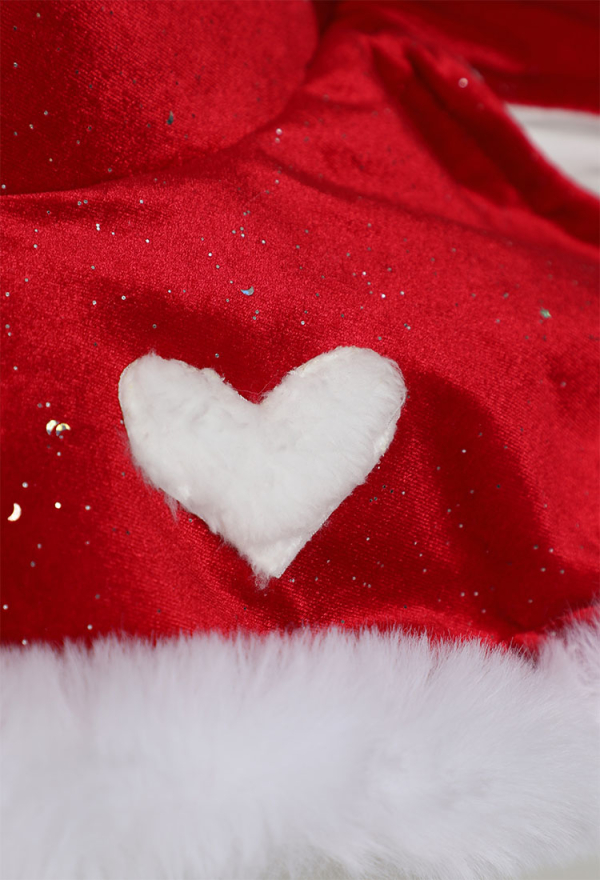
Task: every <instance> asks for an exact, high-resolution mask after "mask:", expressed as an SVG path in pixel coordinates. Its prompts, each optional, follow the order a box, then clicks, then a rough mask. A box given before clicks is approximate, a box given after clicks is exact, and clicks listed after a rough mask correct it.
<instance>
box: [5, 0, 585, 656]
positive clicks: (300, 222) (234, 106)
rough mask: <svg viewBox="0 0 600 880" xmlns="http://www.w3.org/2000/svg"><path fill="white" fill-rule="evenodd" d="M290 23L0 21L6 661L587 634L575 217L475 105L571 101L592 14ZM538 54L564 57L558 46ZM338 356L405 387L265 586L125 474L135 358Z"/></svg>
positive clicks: (579, 246)
mask: <svg viewBox="0 0 600 880" xmlns="http://www.w3.org/2000/svg"><path fill="white" fill-rule="evenodd" d="M482 7H485V10H486V11H485V12H484V11H483V9H482ZM475 9H477V13H478V14H475V11H474V10H475ZM500 9H501V10H502V13H503V15H504V18H503V21H504V29H503V30H501V31H500V30H499V29H498V27H496V24H495V23H497V20H498V15H499V14H500ZM317 13H318V16H317V14H316V13H315V9H314V8H313V6H311V5H310V4H308V3H297V4H296V3H285V4H283V3H276V2H243V3H234V2H229V3H209V2H190V0H187V2H186V3H167V2H162V0H153V2H151V3H145V2H136V3H130V2H123V0H117V2H113V3H109V2H106V0H104V2H102V3H100V2H86V3H81V2H69V3H55V2H50V0H46V2H43V3H42V2H20V3H6V4H4V9H3V16H2V18H3V31H4V48H3V52H2V65H3V68H4V70H3V103H4V120H3V137H4V141H5V147H4V157H3V166H2V183H3V185H4V186H5V189H4V190H3V193H4V194H5V195H4V199H3V202H2V204H3V209H2V213H3V238H4V242H3V254H4V259H3V287H2V290H1V291H0V294H1V298H2V308H3V319H2V325H1V326H2V334H3V344H2V360H3V407H2V442H3V475H2V498H1V512H2V531H3V550H2V553H3V556H2V560H3V561H2V564H3V584H2V603H3V606H4V605H5V606H7V607H3V609H2V610H1V611H0V615H1V622H2V638H3V640H4V641H5V642H21V641H22V640H27V641H28V642H31V641H33V640H36V639H42V640H46V641H50V642H51V643H60V642H61V641H62V640H63V639H64V638H65V637H69V638H82V639H88V640H89V639H91V638H95V637H96V636H97V635H98V634H101V633H107V632H111V631H115V630H116V631H123V632H126V633H135V634H139V635H145V636H152V637H155V636H160V635H170V634H173V633H176V632H178V631H179V630H183V631H186V632H192V631H203V630H209V629H210V630H212V629H219V630H224V631H231V630H234V629H238V628H242V629H249V630H252V631H257V632H265V631H268V630H273V629H277V630H286V629H290V628H292V629H293V628H296V627H301V626H312V627H316V628H318V627H325V626H332V625H339V626H342V627H347V628H350V629H360V628H361V627H363V626H377V627H381V628H388V627H400V628H402V629H415V630H417V631H422V630H425V629H426V630H427V631H428V632H430V633H431V634H432V635H433V636H450V637H453V638H458V637H461V636H478V637H481V638H483V639H486V640H489V641H490V642H491V643H500V644H505V645H508V644H512V645H514V646H524V647H525V648H534V647H535V646H536V645H537V644H538V643H539V639H540V638H542V637H545V636H546V634H547V633H549V632H552V631H555V630H556V629H558V628H559V627H560V626H561V625H562V624H564V623H566V622H568V621H571V620H573V619H575V618H577V619H585V618H586V617H587V616H589V615H590V613H591V608H592V603H593V601H594V597H595V595H596V594H597V561H598V522H597V506H596V502H597V497H596V487H597V475H598V467H597V444H598V435H597V376H598V364H597V355H598V338H597V315H598V312H597V305H598V278H597V251H596V244H597V241H598V203H597V201H596V200H595V199H594V198H593V197H592V196H589V195H586V194H585V193H583V192H582V191H581V190H579V189H578V188H577V187H575V186H574V185H572V184H571V183H570V182H568V181H567V180H566V179H565V178H564V177H563V176H562V175H561V174H560V173H559V172H558V171H556V170H555V169H553V168H552V167H550V166H549V165H548V164H547V163H546V162H545V161H544V160H543V159H542V157H541V156H540V155H539V153H537V151H536V150H535V149H534V148H533V147H531V146H530V145H529V143H528V142H527V140H526V139H525V137H524V136H523V135H522V134H521V133H520V132H519V130H518V129H517V128H516V127H515V126H514V124H513V123H512V122H511V121H510V120H509V118H508V117H507V116H506V114H505V112H504V109H503V104H502V101H503V100H504V99H507V98H509V99H511V100H523V101H528V100H537V101H538V102H539V103H552V94H553V88H555V87H554V86H553V84H556V83H560V89H558V86H556V88H555V91H556V98H555V100H556V103H560V104H562V105H563V106H577V107H583V108H585V109H594V108H595V106H596V104H597V88H595V87H594V85H593V83H594V82H595V83H596V85H597V67H598V59H597V45H598V44H597V31H596V30H595V25H594V18H597V10H596V11H595V4H591V3H590V4H585V3H570V4H562V3H554V4H543V3H541V4H537V3H536V4H533V3H526V4H520V3H500V4H497V3H486V4H462V3H452V2H450V3H443V4H441V3H430V4H422V3H409V4H406V3H398V4H393V3H384V4H380V3H376V2H372V3H348V4H344V3H341V4H338V5H337V6H336V5H334V4H322V5H320V6H319V7H318V9H317ZM536 15H537V16H538V18H537V19H536ZM534 25H535V27H534ZM536 27H537V30H536ZM511 34H512V35H513V39H512V40H511V39H510V35H511ZM558 34H560V39H561V41H562V42H561V45H562V43H564V45H565V46H575V45H576V44H577V40H579V41H583V43H584V44H585V45H586V46H588V45H589V47H590V48H589V49H588V50H586V52H583V51H581V52H575V51H570V50H567V49H564V50H563V51H562V52H555V53H554V55H553V54H552V47H553V45H554V44H557V35H558ZM515 35H517V36H518V39H517V37H516V36H515ZM569 35H570V36H569ZM571 37H572V38H573V39H571ZM544 40H545V45H546V49H544V48H543V45H542V44H544ZM552 40H554V44H553V43H552ZM559 42H560V41H559ZM580 45H581V42H580ZM531 58H534V59H535V63H534V62H532V61H531ZM535 69H537V70H538V73H539V76H538V77H537V78H535V77H533V76H532V71H534V70H535ZM46 111H47V114H46ZM14 131H16V132H17V134H16V135H14V134H13V132H14ZM50 160H52V161H50ZM109 169H111V170H110V171H109ZM250 287H253V288H254V293H253V295H252V296H247V295H244V294H243V293H242V292H241V291H242V290H247V289H249V288H250ZM339 345H357V346H364V347H368V348H372V349H374V350H375V351H377V352H379V353H381V354H382V355H385V356H387V357H391V358H393V359H394V360H395V361H397V363H398V364H399V366H400V368H401V369H402V371H403V373H404V376H405V379H406V384H407V387H408V390H409V399H408V402H407V404H406V406H405V409H404V411H403V413H402V417H401V419H400V422H399V426H398V430H397V433H396V436H395V438H394V441H393V443H392V445H391V447H390V449H389V451H388V452H387V454H386V455H385V456H384V458H383V459H382V461H381V463H380V465H379V466H377V467H376V468H375V470H374V471H373V472H372V473H371V475H370V477H369V478H368V480H367V482H366V483H365V484H364V485H362V486H360V487H358V488H357V489H356V490H355V492H354V493H353V494H352V495H351V496H350V497H349V498H348V499H347V500H346V501H345V502H344V503H343V504H342V505H341V506H340V507H339V508H338V509H337V510H336V511H335V513H334V514H333V515H332V516H331V518H330V520H329V521H328V523H327V524H326V525H325V526H324V527H323V528H322V529H321V530H320V531H319V532H318V533H317V534H316V535H315V536H314V537H313V539H312V540H311V541H310V542H309V543H308V544H307V545H306V546H305V547H304V549H303V550H302V551H301V552H300V554H299V555H298V556H297V558H296V559H295V561H294V562H293V563H292V565H291V566H290V567H289V569H288V570H287V571H286V572H285V574H284V575H283V576H282V577H281V578H280V579H279V580H272V581H270V582H269V584H268V585H267V587H266V588H264V589H260V588H259V587H258V586H257V584H256V582H255V579H254V577H253V576H252V574H251V572H250V569H249V567H248V565H247V564H246V562H244V561H243V560H242V559H241V558H240V557H239V556H238V554H237V553H236V551H235V550H234V549H232V548H231V547H229V546H228V545H226V544H224V543H223V541H222V540H221V539H220V538H219V537H218V536H216V535H214V534H212V533H211V532H210V531H209V530H208V528H207V527H206V525H205V524H204V523H203V522H201V521H200V520H198V519H197V518H195V517H193V516H189V515H188V514H186V513H185V512H182V511H180V512H179V513H178V514H177V515H176V516H174V515H173V514H172V513H171V511H170V509H169V507H168V505H167V504H166V503H165V499H164V497H163V496H162V494H161V493H159V492H157V491H155V490H154V489H152V488H150V487H148V486H147V485H146V484H145V482H144V480H143V478H142V477H141V475H140V474H139V473H138V472H137V471H136V469H135V467H134V466H133V464H132V462H131V458H130V455H129V451H128V444H127V438H126V435H125V431H124V428H123V424H122V421H121V412H120V409H119V404H118V399H117V384H118V380H119V376H120V374H121V371H122V370H123V369H124V368H125V367H126V366H127V365H128V364H129V363H130V362H131V361H133V360H135V359H136V358H138V357H140V356H141V355H143V354H145V353H147V352H148V351H156V352H157V353H158V354H160V355H161V356H162V357H164V358H179V359H181V360H184V361H186V362H188V363H190V364H192V365H194V366H195V367H199V368H202V367H212V368H214V369H216V370H217V371H218V372H219V373H220V374H221V375H223V376H224V378H225V379H226V380H227V381H228V382H229V383H231V384H232V385H233V386H234V387H235V388H237V389H238V390H239V391H240V393H241V394H243V395H245V396H246V397H247V398H248V399H250V400H253V401H256V400H259V399H260V396H261V394H262V393H264V392H265V391H267V390H269V389H270V388H272V387H274V386H275V385H276V384H277V383H278V382H279V381H280V380H281V379H282V378H283V376H284V375H285V374H286V372H287V371H288V370H290V369H292V368H293V367H296V366H298V365H300V364H302V363H304V362H305V361H307V360H308V359H310V358H312V357H315V356H316V355H318V354H320V353H322V352H324V351H327V350H329V349H331V348H334V347H336V346H339ZM48 404H49V406H48ZM50 419H55V420H57V421H58V422H66V423H68V424H69V425H70V427H71V431H63V432H62V434H59V435H57V433H56V431H55V430H52V428H50V429H49V432H48V431H47V430H46V425H47V423H48V422H49V420H50ZM25 484H26V485H25ZM57 502H58V503H59V504H60V507H58V506H57ZM15 503H17V504H19V505H20V506H21V508H22V513H21V516H20V517H19V518H18V519H17V520H15V521H8V516H9V515H10V514H11V511H12V510H13V505H14V504H15ZM90 627H91V629H90Z"/></svg>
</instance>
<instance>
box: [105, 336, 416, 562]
mask: <svg viewBox="0 0 600 880" xmlns="http://www.w3.org/2000/svg"><path fill="white" fill-rule="evenodd" d="M405 398H406V388H405V387H404V381H403V379H402V374H401V373H400V370H399V369H398V367H397V366H396V364H395V363H394V362H393V361H391V360H388V359H387V358H383V357H381V355H378V354H377V353H376V352H374V351H371V350H370V349H366V348H337V349H335V350H334V351H330V352H327V353H326V354H322V355H320V356H319V357H316V358H313V360H311V361H308V363H306V364H304V365H303V366H302V367H299V368H297V369H295V370H292V371H291V372H290V373H288V375H287V376H286V377H285V378H284V379H283V381H282V382H281V383H280V384H279V385H278V386H277V388H275V389H273V391H271V392H270V393H269V394H267V395H266V396H265V398H264V399H263V400H262V401H261V403H260V404H253V403H250V402H249V401H247V400H245V399H244V398H243V397H241V396H240V395H239V394H238V393H237V392H236V391H235V390H234V389H233V388H232V387H231V386H230V385H227V384H226V383H225V382H224V381H223V379H221V377H220V376H219V375H218V374H217V373H215V371H214V370H211V369H204V370H196V369H194V368H193V367H190V366H188V364H185V363H183V362H182V361H175V360H171V361H166V360H163V359H162V358H160V357H158V356H157V355H154V354H150V355H146V356H145V357H142V358H139V360H137V361H134V363H132V364H130V365H129V366H128V367H127V368H126V369H125V370H124V371H123V373H122V375H121V380H120V383H119V400H120V403H121V408H122V410H123V417H124V421H125V427H126V429H127V434H128V436H129V441H130V443H131V449H132V453H133V456H134V459H135V460H136V462H137V463H138V464H139V465H140V467H141V468H142V470H143V471H144V473H145V474H146V475H147V477H148V479H149V480H150V481H151V482H152V483H153V485H155V486H157V487H158V488H160V489H163V490H164V491H165V492H166V493H167V495H169V496H171V498H175V499H176V500H177V501H179V502H180V503H181V504H182V505H183V506H184V507H185V508H186V509H187V510H189V511H191V512H192V513H195V514H196V515H197V516H199V517H200V518H201V519H203V520H204V521H205V522H206V523H207V525H208V526H209V528H210V529H211V530H212V531H213V532H216V533H217V534H219V535H222V536H223V537H224V538H226V540H228V541H229V542H230V543H231V544H233V545H234V547H236V548H237V549H238V551H239V552H240V553H241V554H242V555H243V556H245V557H246V558H247V559H248V560H249V561H250V563H251V564H252V567H253V568H254V570H255V572H256V573H257V574H262V575H267V576H268V577H279V576H280V575H281V574H282V573H283V572H284V571H285V569H286V568H287V567H288V565H289V564H290V562H291V561H292V559H293V558H294V557H295V556H296V554H297V553H298V552H299V551H300V550H301V549H302V547H303V546H304V545H305V544H306V542H307V541H309V540H310V538H311V537H312V536H313V535H314V533H315V532H316V531H317V529H319V528H320V527H321V526H322V525H323V523H324V522H325V520H326V519H327V517H328V516H330V515H331V513H332V512H333V511H334V510H335V509H336V507H338V505H339V504H341V502H342V501H343V500H344V498H346V496H348V495H349V494H350V493H351V492H352V490H353V489H354V488H355V487H356V486H357V485H358V484H359V483H362V482H363V481H364V480H365V479H366V477H367V475H368V474H369V472H370V471H371V470H372V469H373V468H374V467H375V465H376V464H377V462H378V461H379V459H380V458H381V456H382V455H383V453H384V452H385V451H386V449H387V448H388V446H389V445H390V443H391V441H392V438H393V436H394V431H395V429H396V422H397V420H398V417H399V415H400V410H401V408H402V405H403V403H404V400H405Z"/></svg>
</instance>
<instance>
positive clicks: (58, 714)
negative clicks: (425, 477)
mask: <svg viewBox="0 0 600 880" xmlns="http://www.w3.org/2000/svg"><path fill="white" fill-rule="evenodd" d="M599 634H600V630H599V629H598V628H597V627H596V628H592V627H589V626H580V627H578V628H577V629H574V630H573V631H572V632H571V633H570V634H568V636H567V638H566V639H565V640H563V639H562V638H559V637H555V639H554V640H551V641H550V642H549V644H548V645H547V647H545V648H544V650H543V652H542V655H541V658H540V660H539V663H538V664H537V666H534V664H533V663H532V662H530V661H527V660H526V659H524V658H522V657H519V656H517V655H515V654H512V653H502V652H500V651H492V650H490V649H489V648H485V647H483V646H481V645H480V644H479V643H477V642H475V641H473V642H466V643H462V644H461V643H444V644H442V645H441V646H438V647H435V646H433V645H432V644H431V643H430V642H429V641H428V640H427V639H426V638H425V637H420V638H418V637H411V636H407V635H401V634H398V633H393V634H388V635H382V634H377V633H369V632H366V633H363V634H362V635H360V636H358V637H357V636H353V635H348V634H344V633H340V632H339V631H330V632H327V633H324V634H321V635H317V636H311V635H309V634H297V635H292V636H281V635H276V634H272V635H270V636H268V637H265V638H259V637H243V638H242V637H238V638H237V639H234V640H227V639H224V638H223V637H220V636H217V635H214V634H212V635H197V636H194V637H188V638H184V637H182V638H181V639H174V640H170V641H165V642H159V643H158V645H156V646H155V647H152V646H150V645H149V644H146V643H142V642H139V641H123V642H119V641H117V640H114V639H112V640H106V641H104V640H101V641H98V642H97V643H96V644H95V645H94V647H93V649H92V650H91V652H89V653H88V652H87V651H86V650H85V649H83V648H81V647H76V646H73V645H68V646H67V648H66V650H65V651H64V653H57V652H55V651H54V650H52V649H51V648H50V647H48V646H43V645H39V646H37V645H35V646H31V647H29V648H26V649H22V648H20V647H19V648H16V647H15V648H12V649H6V648H5V649H4V650H3V652H2V660H3V671H2V680H3V702H4V705H3V718H4V728H3V732H2V761H3V764H2V775H1V780H2V786H1V787H2V798H3V814H2V824H1V829H2V837H3V847H2V868H3V873H2V877H3V878H4V880H99V878H103V880H167V878H168V880H184V878H194V880H234V878H235V880H250V878H257V877H264V876H265V875H266V873H268V872H270V873H269V876H275V877H283V876H286V877H287V876H289V875H291V876H293V877H300V876H302V877H314V876H316V874H315V873H314V871H316V867H315V866H318V865H321V866H322V865H323V864H326V865H329V866H330V870H332V871H335V872H336V876H338V873H337V872H342V876H350V877H353V878H356V877H359V876H366V877H368V878H370V880H373V878H377V877H382V876H384V872H385V871H386V870H387V869H390V870H394V869H395V870H396V871H407V872H412V873H414V874H416V875H417V876H419V877H422V878H425V880H458V878H460V880H491V878H495V877H501V876H504V877H510V878H511V880H515V878H516V877H517V876H519V874H520V872H521V871H525V870H533V869H536V868H539V867H541V866H543V865H548V864H550V863H554V864H560V863H561V862H565V863H566V862H568V861H569V860H573V859H575V858H577V857H579V856H582V855H584V854H585V853H586V852H587V851H588V850H590V849H591V848H592V847H593V846H594V844H595V843H596V838H595V833H596V823H597V819H598V810H599V805H598V796H599V788H600V786H599V784H598V783H599V780H598V747H599V733H600V719H599V717H598V714H599V711H598V710H599V704H598V699H599V692H598V690H599V682H600V670H599V668H598V666H599V657H600V652H599V651H598V642H599ZM287 872H289V874H288V873H287ZM319 876H321V875H319ZM325 876H330V875H329V874H328V873H326V874H325ZM386 876H387V875H386Z"/></svg>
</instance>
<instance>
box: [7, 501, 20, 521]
mask: <svg viewBox="0 0 600 880" xmlns="http://www.w3.org/2000/svg"><path fill="white" fill-rule="evenodd" d="M20 516H21V505H20V504H17V502H16V501H15V502H14V503H13V512H12V513H11V515H10V516H9V517H8V520H9V522H16V521H17V520H18V519H19V517H20Z"/></svg>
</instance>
